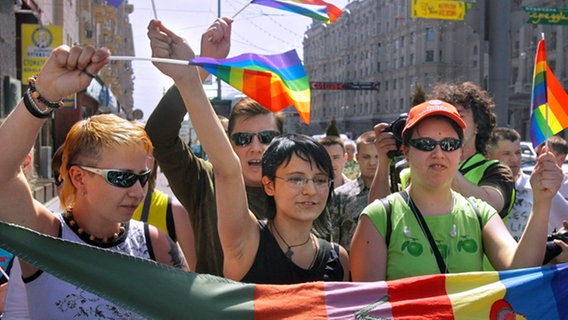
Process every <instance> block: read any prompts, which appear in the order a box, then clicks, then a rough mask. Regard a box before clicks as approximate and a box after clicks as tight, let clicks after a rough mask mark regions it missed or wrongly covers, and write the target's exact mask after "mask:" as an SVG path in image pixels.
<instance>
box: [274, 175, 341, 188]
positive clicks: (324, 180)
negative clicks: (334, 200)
mask: <svg viewBox="0 0 568 320" xmlns="http://www.w3.org/2000/svg"><path fill="white" fill-rule="evenodd" d="M275 178H277V179H281V180H284V181H285V182H286V183H287V184H288V185H289V186H290V187H292V188H303V187H304V186H305V185H307V184H308V182H309V181H312V182H313V183H314V185H315V186H316V188H329V187H330V186H331V184H332V183H333V180H331V179H329V178H328V177H315V178H311V179H309V178H306V177H301V176H292V177H290V178H282V177H275Z"/></svg>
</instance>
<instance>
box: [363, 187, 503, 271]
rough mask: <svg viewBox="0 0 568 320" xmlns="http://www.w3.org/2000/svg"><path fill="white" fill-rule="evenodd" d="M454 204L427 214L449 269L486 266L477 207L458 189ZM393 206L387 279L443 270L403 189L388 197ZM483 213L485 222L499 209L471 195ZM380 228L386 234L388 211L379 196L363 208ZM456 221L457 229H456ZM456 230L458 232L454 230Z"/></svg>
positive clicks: (454, 193) (376, 226)
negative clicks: (445, 211)
mask: <svg viewBox="0 0 568 320" xmlns="http://www.w3.org/2000/svg"><path fill="white" fill-rule="evenodd" d="M452 193H453V196H454V201H455V203H454V208H453V210H452V212H451V213H450V214H446V215H441V216H424V220H425V221H426V223H427V224H428V228H429V229H430V232H431V233H432V236H433V238H434V240H435V241H436V244H437V247H438V250H439V251H440V253H441V255H442V258H443V259H444V262H445V263H446V265H447V268H448V272H450V273H458V272H468V271H482V270H483V264H482V262H483V241H482V228H481V227H480V225H479V220H478V217H477V214H476V213H475V210H474V209H473V208H472V206H471V205H470V203H469V202H468V200H467V199H466V198H464V197H463V196H462V195H461V194H459V193H457V192H452ZM388 199H389V201H390V206H391V224H392V231H391V236H390V244H389V248H388V257H387V271H386V279H387V280H393V279H400V278H407V277H412V276H419V275H427V274H436V273H440V269H439V268H438V264H437V262H436V257H435V256H434V253H433V252H432V249H431V248H430V243H429V242H428V238H427V237H426V235H424V233H423V232H422V229H421V228H420V225H419V224H418V221H417V220H416V217H415V216H414V214H413V213H412V210H411V209H410V207H409V206H408V204H407V203H406V202H405V201H404V199H403V198H402V196H401V195H400V194H399V193H395V194H392V195H390V196H389V197H388ZM470 200H471V201H472V203H474V204H475V205H476V206H477V208H478V211H479V213H480V215H481V221H482V223H483V225H485V223H487V221H488V220H489V218H491V216H493V215H494V214H496V211H495V209H493V207H491V206H490V205H489V204H487V203H486V202H484V201H481V200H479V199H476V198H470ZM362 214H365V215H367V216H368V217H369V218H370V219H371V221H372V222H373V224H374V225H375V228H376V229H377V231H378V232H379V233H380V234H381V235H382V236H383V238H384V237H385V234H386V215H385V209H384V206H383V205H382V203H381V201H379V200H375V201H374V202H373V203H371V204H369V206H367V207H366V208H365V210H363V213H362ZM454 225H455V229H454ZM454 230H455V233H454V232H453V231H454Z"/></svg>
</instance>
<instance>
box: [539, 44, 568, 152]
mask: <svg viewBox="0 0 568 320" xmlns="http://www.w3.org/2000/svg"><path fill="white" fill-rule="evenodd" d="M567 108H568V94H566V91H564V89H563V88H562V85H560V82H558V80H557V79H556V77H555V76H554V73H552V70H550V68H549V67H548V64H547V63H546V47H545V44H544V40H540V41H539V42H538V46H537V49H536V57H535V64H534V74H533V88H532V99H531V123H530V135H531V140H532V143H533V146H535V147H536V146H537V145H539V144H541V143H542V142H544V141H545V140H546V139H547V138H548V137H550V136H552V135H555V134H557V133H558V132H560V131H562V130H564V129H566V128H568V109H567Z"/></svg>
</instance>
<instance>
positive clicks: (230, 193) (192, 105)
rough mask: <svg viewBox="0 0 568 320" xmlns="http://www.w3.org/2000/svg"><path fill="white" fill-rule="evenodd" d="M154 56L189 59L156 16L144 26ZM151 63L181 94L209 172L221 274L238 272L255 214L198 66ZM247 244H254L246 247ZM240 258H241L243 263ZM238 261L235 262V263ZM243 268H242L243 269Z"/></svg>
mask: <svg viewBox="0 0 568 320" xmlns="http://www.w3.org/2000/svg"><path fill="white" fill-rule="evenodd" d="M148 30H149V31H148V36H149V38H150V40H151V46H152V55H153V56H154V57H161V58H171V57H175V58H176V59H188V60H190V59H192V58H193V57H194V53H193V51H192V50H191V48H190V47H189V46H188V45H187V44H186V43H185V42H184V41H183V39H181V38H180V37H178V36H177V35H175V34H174V33H173V32H171V31H170V30H168V29H167V28H165V27H164V26H163V25H162V24H161V22H160V21H157V20H152V21H151V22H150V25H149V26H148ZM156 67H158V69H160V71H162V72H163V73H164V74H166V75H168V76H170V77H172V79H173V80H174V82H175V84H176V86H177V87H178V89H179V91H180V93H181V96H182V97H183V100H184V103H185V106H186V109H187V111H188V112H189V115H190V117H191V119H193V121H192V122H193V125H194V128H195V131H196V132H197V135H198V137H199V140H200V142H201V144H202V145H203V147H204V148H205V150H206V152H207V154H208V156H209V161H210V162H211V163H212V164H213V170H214V173H215V188H216V202H217V215H218V227H219V237H220V239H221V244H222V246H223V252H224V256H225V268H224V269H225V276H226V277H231V278H238V276H236V277H234V276H233V277H232V276H231V274H227V271H229V272H231V273H233V274H241V275H244V272H246V271H247V270H248V269H249V268H250V264H252V261H253V259H254V254H255V252H256V247H257V246H258V241H259V239H260V233H259V231H258V225H257V220H256V218H255V217H254V215H253V214H252V213H251V212H250V211H249V209H248V204H247V198H246V191H245V184H244V180H243V177H242V173H241V166H240V162H239V158H238V157H237V155H236V154H235V152H234V151H233V149H232V148H231V144H230V142H229V139H228V137H227V135H226V134H225V131H224V129H223V126H222V125H221V123H220V121H219V119H218V117H217V115H216V113H215V111H214V110H213V107H211V104H210V103H209V100H208V99H207V96H206V95H205V92H204V90H203V87H202V85H201V81H200V78H199V72H198V69H197V68H196V67H194V66H188V67H181V68H180V67H179V66H175V65H167V64H163V63H157V64H156ZM250 248H255V249H254V250H253V251H252V253H251V250H250ZM243 260H244V261H245V262H244V263H242V262H243ZM239 262H241V263H239ZM243 270H245V271H243Z"/></svg>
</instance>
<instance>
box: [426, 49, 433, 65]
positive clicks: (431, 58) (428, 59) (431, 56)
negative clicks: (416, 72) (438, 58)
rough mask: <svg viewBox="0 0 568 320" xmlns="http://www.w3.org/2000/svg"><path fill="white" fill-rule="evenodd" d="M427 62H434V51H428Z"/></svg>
mask: <svg viewBox="0 0 568 320" xmlns="http://www.w3.org/2000/svg"><path fill="white" fill-rule="evenodd" d="M425 60H426V62H434V50H426V59H425Z"/></svg>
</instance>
